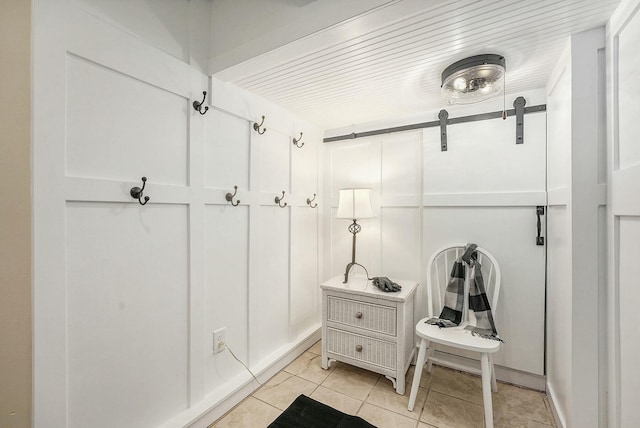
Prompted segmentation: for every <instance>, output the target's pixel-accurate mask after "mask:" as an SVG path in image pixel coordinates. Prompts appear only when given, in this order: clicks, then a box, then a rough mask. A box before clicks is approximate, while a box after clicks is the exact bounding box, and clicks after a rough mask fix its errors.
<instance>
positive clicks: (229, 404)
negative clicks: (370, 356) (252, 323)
mask: <svg viewBox="0 0 640 428" xmlns="http://www.w3.org/2000/svg"><path fill="white" fill-rule="evenodd" d="M320 338H321V325H320V324H318V325H316V326H314V327H312V328H310V329H309V330H307V331H306V332H304V333H302V334H301V335H300V336H298V338H297V339H296V340H294V341H293V342H290V343H289V345H288V346H285V347H283V348H281V349H280V350H278V351H276V352H274V353H272V354H271V355H269V356H267V357H266V358H264V359H262V360H261V361H260V363H259V364H258V365H257V367H252V368H251V369H252V371H253V372H254V373H255V375H256V377H257V378H258V379H259V380H260V382H262V383H264V382H266V381H268V380H269V379H270V378H271V377H273V376H274V375H275V374H276V373H278V372H279V371H280V370H282V369H283V368H285V367H286V366H287V365H289V363H291V362H292V361H293V360H295V359H296V358H298V357H299V356H300V355H302V353H304V352H305V351H306V350H307V349H309V348H310V347H311V346H312V345H313V344H314V343H316V342H317V341H318V340H320ZM259 387H260V385H258V384H257V383H256V382H255V381H254V380H253V378H252V377H251V375H250V374H249V373H247V372H246V371H243V372H242V373H240V374H239V375H238V376H236V377H234V378H233V379H231V380H229V381H227V382H225V383H224V384H223V385H221V386H220V387H219V388H217V389H215V390H213V391H212V392H211V393H209V394H207V395H205V397H204V399H203V400H201V401H200V402H198V403H194V405H193V406H191V407H190V408H188V409H186V410H184V411H183V412H181V413H179V414H178V415H176V416H175V417H173V418H172V419H170V420H169V421H167V422H166V423H164V424H163V425H161V427H160V428H187V427H188V428H207V427H209V426H210V425H211V424H212V423H214V422H215V421H216V420H218V419H219V418H221V417H222V416H223V415H224V414H225V413H227V412H228V411H229V410H231V409H233V407H235V406H236V405H237V404H238V403H240V402H241V401H242V400H244V399H245V398H247V397H248V396H249V395H250V394H251V393H252V392H253V391H255V390H257V389H258V388H259Z"/></svg>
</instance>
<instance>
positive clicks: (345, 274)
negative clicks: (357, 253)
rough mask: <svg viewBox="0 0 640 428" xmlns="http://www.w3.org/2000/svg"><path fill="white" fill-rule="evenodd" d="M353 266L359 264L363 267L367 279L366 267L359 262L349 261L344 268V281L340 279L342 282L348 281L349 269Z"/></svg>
mask: <svg viewBox="0 0 640 428" xmlns="http://www.w3.org/2000/svg"><path fill="white" fill-rule="evenodd" d="M354 266H360V267H361V268H362V269H364V271H365V273H366V274H367V279H369V273H368V272H367V268H366V267H364V266H362V265H361V264H360V263H356V262H351V263H349V264H348V265H347V268H346V269H345V270H344V281H342V283H343V284H346V283H347V281H349V271H350V270H351V268H352V267H354Z"/></svg>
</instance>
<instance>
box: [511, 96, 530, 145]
mask: <svg viewBox="0 0 640 428" xmlns="http://www.w3.org/2000/svg"><path fill="white" fill-rule="evenodd" d="M526 103H527V101H526V100H525V99H524V97H518V98H516V99H515V100H514V101H513V107H514V108H515V109H516V144H523V143H524V105H525V104H526Z"/></svg>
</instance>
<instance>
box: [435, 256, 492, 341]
mask: <svg viewBox="0 0 640 428" xmlns="http://www.w3.org/2000/svg"><path fill="white" fill-rule="evenodd" d="M477 247H478V246H477V245H476V244H467V247H466V249H465V252H464V254H463V255H462V256H460V257H458V259H457V260H456V261H455V262H454V263H453V268H452V269H451V276H450V277H449V283H448V284H447V290H446V292H445V295H444V307H443V308H442V312H441V313H440V317H439V318H430V319H428V320H427V321H426V323H427V324H434V325H437V326H439V327H440V328H443V327H444V328H446V327H455V326H457V325H460V322H461V321H462V309H463V304H464V277H465V270H466V267H465V264H466V265H469V266H470V267H471V277H472V278H473V281H471V284H469V310H472V311H473V312H474V314H475V317H476V325H475V326H470V327H467V328H468V329H470V330H471V334H473V335H474V336H480V337H484V338H487V339H493V340H499V341H500V342H504V340H502V339H500V336H498V332H497V331H496V325H495V323H494V322H493V315H492V313H491V305H490V304H489V299H488V298H487V293H486V291H485V288H484V280H483V279H482V267H481V266H480V262H478V253H477V251H476V248H477Z"/></svg>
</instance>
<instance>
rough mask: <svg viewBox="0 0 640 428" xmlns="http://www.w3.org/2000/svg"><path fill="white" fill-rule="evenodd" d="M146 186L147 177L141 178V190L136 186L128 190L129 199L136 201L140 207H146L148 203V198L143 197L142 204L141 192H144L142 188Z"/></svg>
mask: <svg viewBox="0 0 640 428" xmlns="http://www.w3.org/2000/svg"><path fill="white" fill-rule="evenodd" d="M146 185H147V177H142V188H140V187H138V186H136V187H132V188H131V190H129V194H130V195H131V197H132V198H133V199H137V200H138V202H140V205H146V204H147V202H149V197H148V196H145V197H144V202H142V192H143V191H144V186H146Z"/></svg>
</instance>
